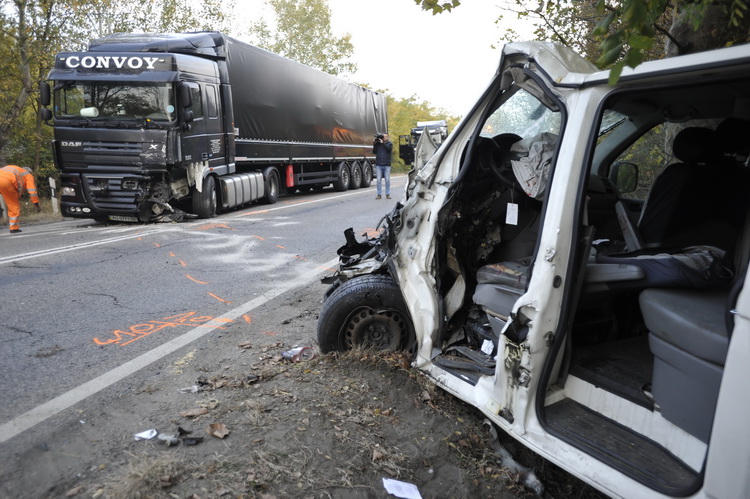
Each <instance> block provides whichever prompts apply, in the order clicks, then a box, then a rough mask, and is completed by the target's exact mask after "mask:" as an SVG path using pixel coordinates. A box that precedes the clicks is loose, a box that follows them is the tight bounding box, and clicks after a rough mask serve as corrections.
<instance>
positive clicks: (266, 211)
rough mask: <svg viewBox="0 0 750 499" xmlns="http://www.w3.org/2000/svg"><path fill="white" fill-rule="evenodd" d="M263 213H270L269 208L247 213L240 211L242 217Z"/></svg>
mask: <svg viewBox="0 0 750 499" xmlns="http://www.w3.org/2000/svg"><path fill="white" fill-rule="evenodd" d="M263 213H268V210H256V211H249V212H247V213H240V216H241V217H246V216H248V215H262V214H263Z"/></svg>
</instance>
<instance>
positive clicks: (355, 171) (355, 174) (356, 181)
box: [349, 163, 362, 189]
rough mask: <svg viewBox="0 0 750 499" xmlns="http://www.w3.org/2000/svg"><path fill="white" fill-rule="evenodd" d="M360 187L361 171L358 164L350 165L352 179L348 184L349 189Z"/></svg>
mask: <svg viewBox="0 0 750 499" xmlns="http://www.w3.org/2000/svg"><path fill="white" fill-rule="evenodd" d="M361 186H362V169H361V168H360V167H359V163H352V178H351V181H350V182H349V188H350V189H359V188H360V187H361Z"/></svg>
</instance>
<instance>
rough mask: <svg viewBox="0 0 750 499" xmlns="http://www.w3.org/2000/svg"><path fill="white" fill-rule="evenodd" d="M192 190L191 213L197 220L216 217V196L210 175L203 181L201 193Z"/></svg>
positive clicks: (214, 184) (194, 189) (214, 182)
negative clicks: (196, 216)
mask: <svg viewBox="0 0 750 499" xmlns="http://www.w3.org/2000/svg"><path fill="white" fill-rule="evenodd" d="M192 189H193V213H195V214H196V215H198V218H213V217H215V216H216V207H217V206H218V199H217V196H216V181H215V180H214V177H213V176H212V175H209V176H208V177H206V178H205V179H203V192H198V189H196V188H195V187H193V188H192Z"/></svg>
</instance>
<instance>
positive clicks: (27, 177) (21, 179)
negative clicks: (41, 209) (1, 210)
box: [0, 165, 39, 230]
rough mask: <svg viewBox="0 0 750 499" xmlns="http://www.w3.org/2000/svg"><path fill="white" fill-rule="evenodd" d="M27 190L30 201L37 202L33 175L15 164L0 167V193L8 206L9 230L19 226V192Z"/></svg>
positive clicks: (37, 197)
mask: <svg viewBox="0 0 750 499" xmlns="http://www.w3.org/2000/svg"><path fill="white" fill-rule="evenodd" d="M24 189H25V190H26V191H28V193H29V196H30V197H31V202H32V203H38V202H39V196H38V195H37V191H36V184H35V183H34V176H33V175H32V174H31V173H29V172H27V171H26V170H24V169H23V168H21V167H19V166H16V165H6V166H4V167H2V168H0V195H2V196H3V199H5V204H6V206H7V207H8V221H9V222H10V223H9V225H10V227H9V228H10V230H17V229H19V228H20V226H19V224H18V221H19V218H20V216H21V203H20V201H21V194H23V191H24Z"/></svg>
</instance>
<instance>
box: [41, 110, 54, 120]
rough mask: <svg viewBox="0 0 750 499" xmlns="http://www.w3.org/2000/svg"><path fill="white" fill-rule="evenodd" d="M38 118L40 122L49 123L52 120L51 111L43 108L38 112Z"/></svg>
mask: <svg viewBox="0 0 750 499" xmlns="http://www.w3.org/2000/svg"><path fill="white" fill-rule="evenodd" d="M39 117H40V118H41V119H42V121H49V120H51V119H52V111H50V110H49V108H46V107H43V108H41V109H40V110H39Z"/></svg>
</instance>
